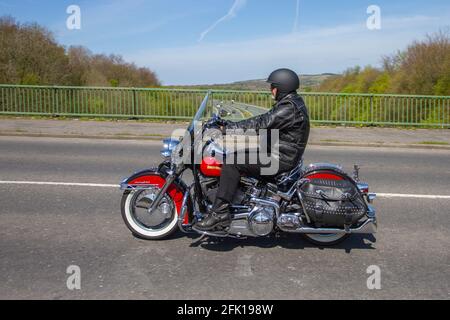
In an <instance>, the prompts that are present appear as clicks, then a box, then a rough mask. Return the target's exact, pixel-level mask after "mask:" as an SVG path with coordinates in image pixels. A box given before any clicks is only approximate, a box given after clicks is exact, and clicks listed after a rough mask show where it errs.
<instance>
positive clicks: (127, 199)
mask: <svg viewBox="0 0 450 320" xmlns="http://www.w3.org/2000/svg"><path fill="white" fill-rule="evenodd" d="M159 190H160V188H157V187H154V188H151V189H144V190H126V191H125V192H124V194H123V197H122V202H121V212H122V218H123V220H124V222H125V224H126V226H127V227H128V229H130V231H131V232H132V233H133V235H135V236H137V237H139V238H142V239H146V240H160V239H165V238H167V237H169V236H170V235H172V234H173V233H174V232H175V231H176V230H177V228H178V224H177V222H178V211H177V208H176V206H175V203H174V201H173V200H172V198H171V197H170V196H169V195H167V194H166V195H165V196H164V197H163V198H162V200H161V202H160V203H159V205H158V207H157V208H155V209H154V210H153V212H152V213H150V212H149V209H150V206H151V204H152V203H153V201H154V200H155V198H156V196H157V195H158V192H159Z"/></svg>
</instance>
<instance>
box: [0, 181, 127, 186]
mask: <svg viewBox="0 0 450 320" xmlns="http://www.w3.org/2000/svg"><path fill="white" fill-rule="evenodd" d="M0 184H22V185H37V186H62V187H95V188H119V185H118V184H97V183H75V182H41V181H0Z"/></svg>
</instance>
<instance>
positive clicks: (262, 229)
mask: <svg viewBox="0 0 450 320" xmlns="http://www.w3.org/2000/svg"><path fill="white" fill-rule="evenodd" d="M274 221H275V209H274V208H273V207H271V206H259V205H256V206H255V208H254V209H253V211H252V213H251V214H250V215H249V217H248V225H249V228H250V230H251V231H252V232H253V233H254V234H255V235H257V236H260V237H264V236H267V235H269V234H270V233H271V232H272V231H273V228H274Z"/></svg>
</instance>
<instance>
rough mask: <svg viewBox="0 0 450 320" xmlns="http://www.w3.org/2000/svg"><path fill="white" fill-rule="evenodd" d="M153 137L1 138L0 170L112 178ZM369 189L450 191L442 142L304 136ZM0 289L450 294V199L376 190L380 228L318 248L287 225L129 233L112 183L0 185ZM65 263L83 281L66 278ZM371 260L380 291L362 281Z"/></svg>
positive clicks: (142, 294)
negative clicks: (77, 285) (161, 236)
mask: <svg viewBox="0 0 450 320" xmlns="http://www.w3.org/2000/svg"><path fill="white" fill-rule="evenodd" d="M159 149H160V145H159V144H157V143H153V142H147V141H140V142H136V141H105V140H91V141H88V140H75V139H74V140H72V139H38V138H9V137H0V180H2V181H11V180H13V181H23V180H27V181H52V182H80V183H101V184H116V183H119V182H120V180H121V179H122V178H123V177H125V176H127V175H129V174H131V173H132V172H133V171H134V170H136V169H140V168H145V167H149V166H152V165H154V164H156V163H157V162H158V161H159V160H160V158H159ZM306 161H307V162H316V161H317V162H323V161H328V162H336V163H341V164H343V165H344V166H345V168H346V169H347V170H351V168H352V164H353V163H354V162H356V163H358V164H360V165H361V167H362V169H361V177H362V178H363V180H367V181H368V182H369V183H370V184H371V186H372V191H375V192H382V193H401V194H412V195H423V194H426V195H450V183H449V181H450V152H448V151H437V150H436V151H431V150H408V149H401V150H395V149H392V148H390V149H382V148H374V149H369V148H353V149H352V148H344V147H340V148H338V147H314V148H310V149H308V150H307V153H306ZM0 192H1V195H2V196H1V198H0V199H1V200H0V299H118V298H131V299H190V300H195V299H208V298H219V299H221V298H223V299H326V298H331V299H372V298H373V299H394V298H397V299H407V298H412V299H430V298H438V299H449V298H450V272H449V267H450V254H449V250H448V248H449V247H450V235H449V227H448V226H449V223H450V219H449V214H450V210H449V208H450V199H423V198H408V199H405V198H397V197H393V198H387V197H382V198H380V199H378V200H377V201H376V203H375V206H376V208H377V210H378V216H379V233H378V234H377V235H376V236H375V237H371V236H369V237H366V236H353V237H352V238H350V239H348V240H347V241H346V242H344V243H343V244H341V245H340V246H337V247H334V248H326V249H321V248H317V247H315V246H313V245H310V244H309V243H307V242H305V241H304V240H303V239H302V238H300V237H299V236H297V235H282V236H281V237H279V238H267V239H249V240H233V239H226V240H223V241H220V242H217V243H203V244H200V245H195V244H192V243H193V240H195V239H193V238H190V237H186V236H184V235H177V236H176V237H174V238H172V239H169V240H166V241H157V242H149V241H143V240H138V239H135V238H134V237H132V235H131V234H130V232H129V231H128V229H127V228H126V227H125V225H124V223H123V222H122V219H121V217H120V210H119V204H120V198H121V193H120V191H119V190H118V189H115V188H95V187H94V188H93V187H76V186H64V187H61V186H39V185H10V184H3V185H2V184H0ZM69 265H77V266H79V267H80V268H81V290H75V291H70V290H68V289H67V287H66V280H67V277H68V276H69V275H68V274H67V273H66V269H67V267H68V266H69ZM371 265H377V266H379V267H380V269H381V290H369V289H368V288H367V285H366V281H367V278H368V277H369V274H367V273H366V270H367V268H368V267H369V266H371Z"/></svg>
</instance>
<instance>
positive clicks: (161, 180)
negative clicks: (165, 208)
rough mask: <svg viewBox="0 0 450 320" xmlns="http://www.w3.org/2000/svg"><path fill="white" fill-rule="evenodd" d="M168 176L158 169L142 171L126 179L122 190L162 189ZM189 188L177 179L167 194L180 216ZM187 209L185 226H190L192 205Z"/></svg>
mask: <svg viewBox="0 0 450 320" xmlns="http://www.w3.org/2000/svg"><path fill="white" fill-rule="evenodd" d="M166 176H167V174H165V173H164V172H160V171H159V170H158V169H148V170H144V171H140V172H137V173H135V174H134V175H132V176H131V177H129V178H127V179H125V180H124V181H123V182H122V183H121V189H122V190H127V189H133V188H136V187H143V186H149V185H152V186H157V187H158V188H162V187H163V186H164V184H165V183H166V178H165V177H166ZM187 189H188V188H187V186H186V185H185V183H184V182H183V181H181V180H180V179H176V180H175V181H174V182H173V183H172V185H171V186H170V187H169V189H168V190H167V193H168V194H169V196H170V197H171V198H172V200H173V202H174V203H175V206H176V208H177V212H178V214H180V213H181V209H182V208H181V206H182V204H183V197H184V193H185V192H186V191H187ZM187 206H188V207H187V208H186V216H185V218H184V224H189V220H190V219H189V217H190V216H191V213H192V210H191V207H192V205H191V203H190V201H188V204H187Z"/></svg>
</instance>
